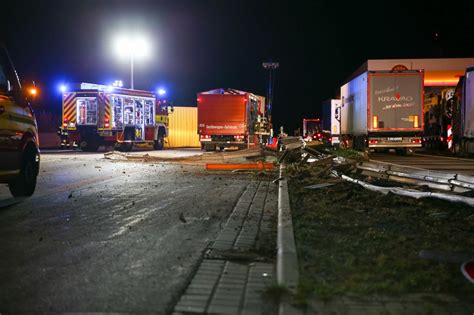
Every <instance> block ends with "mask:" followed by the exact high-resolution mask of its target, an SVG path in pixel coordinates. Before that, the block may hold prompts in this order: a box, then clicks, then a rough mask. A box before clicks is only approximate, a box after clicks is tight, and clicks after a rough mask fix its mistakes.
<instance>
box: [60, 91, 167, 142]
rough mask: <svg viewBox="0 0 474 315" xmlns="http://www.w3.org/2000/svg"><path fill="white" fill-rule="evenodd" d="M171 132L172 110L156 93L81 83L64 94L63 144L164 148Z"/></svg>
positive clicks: (61, 129) (61, 133)
mask: <svg viewBox="0 0 474 315" xmlns="http://www.w3.org/2000/svg"><path fill="white" fill-rule="evenodd" d="M167 133H168V108H167V107H166V106H163V104H162V103H160V102H157V99H156V96H155V94H154V93H151V92H148V91H140V90H130V89H124V88H118V87H109V86H105V85H99V84H91V83H81V84H80V86H79V88H78V89H76V90H73V91H68V92H64V93H63V106H62V126H61V128H60V132H59V134H60V135H61V138H62V139H63V141H62V144H63V145H66V144H71V143H75V144H77V146H79V147H80V148H81V149H82V150H84V151H97V149H98V148H99V146H101V145H105V146H115V147H117V148H118V149H120V150H122V151H130V150H131V149H132V148H133V145H134V144H137V143H149V144H153V146H154V148H155V149H162V148H163V144H164V138H165V137H166V136H167Z"/></svg>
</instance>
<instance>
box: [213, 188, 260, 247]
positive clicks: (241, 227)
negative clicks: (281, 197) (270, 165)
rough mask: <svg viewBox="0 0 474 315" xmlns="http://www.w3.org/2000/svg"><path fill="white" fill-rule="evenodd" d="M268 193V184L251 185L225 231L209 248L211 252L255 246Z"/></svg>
mask: <svg viewBox="0 0 474 315" xmlns="http://www.w3.org/2000/svg"><path fill="white" fill-rule="evenodd" d="M267 191H268V182H260V183H255V182H252V183H251V184H249V186H248V187H247V189H246V190H245V192H244V193H243V194H242V196H241V197H240V199H239V201H238V202H237V204H236V205H235V207H234V210H233V211H232V213H231V215H230V217H229V219H228V220H227V222H226V225H225V226H224V229H223V230H222V231H221V232H220V233H219V235H218V236H217V238H216V241H215V242H214V244H212V245H211V246H210V247H209V248H210V249H211V250H219V251H225V250H231V249H240V250H249V249H250V248H252V246H253V245H255V240H256V238H257V234H258V229H259V224H260V221H261V219H262V213H263V209H264V205H265V199H266V197H267Z"/></svg>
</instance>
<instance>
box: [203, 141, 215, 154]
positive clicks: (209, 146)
mask: <svg viewBox="0 0 474 315" xmlns="http://www.w3.org/2000/svg"><path fill="white" fill-rule="evenodd" d="M204 150H205V151H206V152H209V151H216V146H215V145H214V144H212V143H205V144H204Z"/></svg>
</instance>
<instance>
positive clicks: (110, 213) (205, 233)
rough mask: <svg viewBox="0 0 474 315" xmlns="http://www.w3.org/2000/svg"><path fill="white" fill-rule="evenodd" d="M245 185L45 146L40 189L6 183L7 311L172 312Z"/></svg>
mask: <svg viewBox="0 0 474 315" xmlns="http://www.w3.org/2000/svg"><path fill="white" fill-rule="evenodd" d="M247 184H248V180H245V179H242V178H236V177H232V176H221V175H217V174H215V175H210V174H208V173H206V172H205V171H203V170H202V166H190V165H180V164H170V163H161V162H154V163H140V162H133V163H132V162H117V161H110V160H106V159H104V158H103V154H102V153H94V154H87V153H82V152H70V153H66V154H57V153H44V154H43V155H42V161H41V170H40V176H39V180H38V186H37V190H36V192H35V195H34V196H32V197H30V198H26V199H21V200H14V199H12V198H10V196H9V194H8V189H7V187H6V186H4V185H2V186H0V257H1V259H0V313H3V312H13V313H17V312H33V313H37V312H46V313H49V312H140V313H142V312H150V313H168V312H170V311H171V310H172V307H173V305H174V303H175V302H176V301H177V299H178V298H179V295H180V294H181V293H182V292H183V290H184V289H185V288H186V285H187V283H188V282H189V281H190V279H191V278H192V275H193V273H194V271H195V269H196V268H197V266H198V264H199V262H200V260H201V257H202V252H203V250H204V249H205V247H206V246H207V245H208V243H209V242H210V241H211V240H213V239H214V238H215V236H216V234H217V232H218V231H219V230H220V228H221V226H222V224H223V222H225V220H226V218H227V217H228V216H229V214H230V212H231V210H232V208H233V206H234V205H235V203H236V202H237V200H238V198H239V197H240V196H241V194H242V192H243V191H244V189H245V187H246V186H247Z"/></svg>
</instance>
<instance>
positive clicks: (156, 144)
mask: <svg viewBox="0 0 474 315" xmlns="http://www.w3.org/2000/svg"><path fill="white" fill-rule="evenodd" d="M164 143H165V140H164V138H163V136H161V135H159V136H158V139H157V140H155V142H154V143H153V149H155V150H163V146H164Z"/></svg>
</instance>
